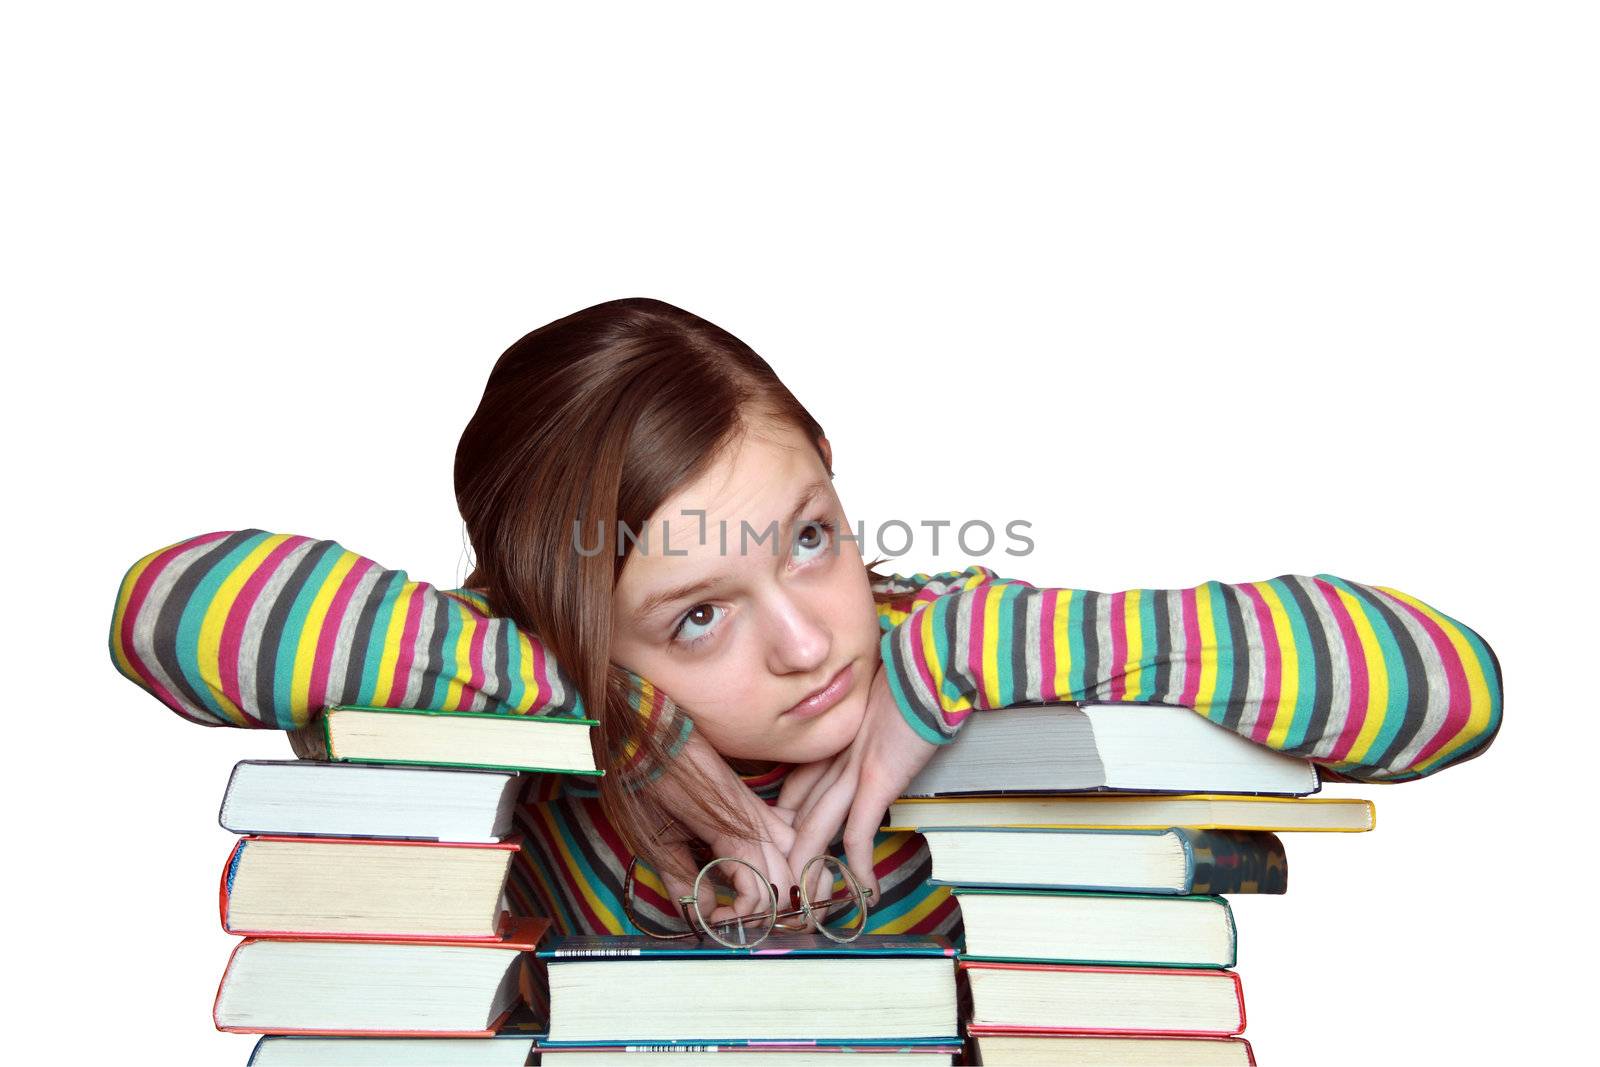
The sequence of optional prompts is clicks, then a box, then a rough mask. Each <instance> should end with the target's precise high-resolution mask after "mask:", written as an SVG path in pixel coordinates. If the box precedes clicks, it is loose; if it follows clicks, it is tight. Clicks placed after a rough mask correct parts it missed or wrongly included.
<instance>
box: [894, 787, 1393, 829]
mask: <svg viewBox="0 0 1600 1067" xmlns="http://www.w3.org/2000/svg"><path fill="white" fill-rule="evenodd" d="M1376 819H1377V813H1376V810H1375V809H1374V808H1373V806H1372V801H1370V800H1359V799H1356V798H1348V799H1345V798H1336V797H1255V796H1225V795H1222V794H1215V793H1190V794H1173V795H1166V794H1163V795H1152V794H1145V793H1096V794H1088V795H1085V794H1081V793H1080V794H1027V795H1024V794H1009V795H1005V794H1002V795H991V796H954V797H901V798H900V799H899V800H897V801H895V802H894V804H892V805H891V806H890V808H889V821H888V825H887V826H886V827H884V828H885V829H886V830H921V829H923V828H924V827H933V826H1035V827H1052V828H1060V829H1083V830H1163V829H1166V828H1167V827H1169V826H1189V827H1194V828H1195V829H1200V830H1271V831H1274V832H1276V831H1283V830H1326V831H1338V832H1344V833H1353V832H1359V831H1362V830H1370V829H1372V827H1373V826H1374V824H1375V821H1376Z"/></svg>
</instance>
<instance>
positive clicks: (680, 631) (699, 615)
mask: <svg viewBox="0 0 1600 1067" xmlns="http://www.w3.org/2000/svg"><path fill="white" fill-rule="evenodd" d="M718 610H720V609H719V608H718V607H717V606H716V605H715V604H696V605H695V606H694V607H692V608H690V609H689V610H688V611H686V612H684V613H683V618H682V619H679V620H678V626H677V628H676V629H674V630H673V631H672V640H673V641H674V642H675V643H677V644H680V645H683V646H685V647H693V646H695V645H698V644H699V643H700V642H702V641H704V640H706V639H707V638H708V637H710V636H711V624H712V622H713V621H714V620H715V619H716V617H717V616H716V615H714V614H713V612H716V611H718ZM695 626H700V627H704V629H701V630H694V629H690V630H689V631H688V633H687V636H686V637H685V636H684V635H685V627H691V628H692V627H695Z"/></svg>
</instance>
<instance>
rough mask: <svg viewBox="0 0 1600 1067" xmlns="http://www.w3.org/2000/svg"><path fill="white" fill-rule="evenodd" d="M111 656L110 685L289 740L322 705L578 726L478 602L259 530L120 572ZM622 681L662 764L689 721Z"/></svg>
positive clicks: (572, 707)
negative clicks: (115, 676)
mask: <svg viewBox="0 0 1600 1067" xmlns="http://www.w3.org/2000/svg"><path fill="white" fill-rule="evenodd" d="M110 649H111V657H112V659H113V660H114V661H115V663H116V665H117V669H118V670H119V671H121V672H122V674H123V675H125V676H126V677H127V678H129V679H130V680H131V681H133V682H135V683H136V684H138V685H140V686H142V687H143V688H144V689H146V690H148V691H149V692H150V693H152V694H153V695H154V696H155V697H156V698H157V699H159V700H160V701H161V702H162V703H163V704H166V705H167V706H168V707H169V708H171V709H172V710H173V711H175V712H177V713H178V714H179V715H182V716H183V717H185V718H187V719H190V720H192V721H194V722H198V723H201V724H203V725H206V726H244V727H261V728H266V729H280V730H293V729H297V728H299V727H302V726H304V725H306V724H307V723H308V722H309V721H311V719H312V718H314V717H315V715H316V714H317V713H318V712H319V711H321V710H322V709H323V708H325V707H328V706H329V705H333V704H366V705H372V706H376V707H396V708H434V709H438V710H444V711H484V712H500V713H505V714H519V715H553V716H563V717H569V718H582V717H584V715H585V709H584V706H583V701H582V700H581V698H580V697H579V695H578V693H577V690H576V689H575V688H574V686H573V684H572V679H571V677H570V676H569V675H568V674H567V672H566V671H565V670H563V669H562V668H561V666H560V665H559V664H558V663H556V662H555V660H554V659H553V658H552V657H551V656H550V655H549V654H548V653H547V651H546V649H545V648H544V646H543V644H541V643H540V641H539V640H538V639H537V638H536V637H533V636H532V635H530V634H527V633H524V632H523V631H521V630H519V629H518V628H517V625H516V624H515V623H514V622H512V621H511V620H510V619H505V618H496V617H494V616H492V615H491V614H490V613H489V610H488V603H487V602H486V601H485V600H484V599H483V597H481V596H479V595H478V594H475V593H470V592H466V591H462V590H452V591H444V590H439V589H436V588H434V587H433V586H431V585H428V584H427V583H425V582H413V581H411V580H410V579H408V578H407V577H406V573H405V572H404V571H398V570H389V569H387V568H385V567H382V566H380V565H379V564H377V563H374V562H373V561H372V560H370V559H366V558H364V557H362V556H358V555H356V554H355V553H354V552H350V551H347V550H346V549H344V548H342V547H340V546H339V545H338V544H337V543H335V542H333V541H318V540H314V539H313V538H310V537H301V536H297V535H291V534H269V533H267V532H265V531H263V530H239V531H222V532H219V533H209V534H201V535H200V536H198V537H191V538H189V539H188V540H186V541H180V542H178V543H177V544H175V545H171V546H168V547H167V548H163V549H160V550H159V551H156V552H152V553H150V554H149V555H148V556H146V557H144V558H143V559H141V560H139V561H138V562H137V563H135V564H134V565H133V566H132V567H131V568H130V569H129V570H128V573H127V575H126V576H125V577H124V578H123V580H122V585H121V588H120V589H119V590H118V591H117V600H116V607H115V610H114V612H113V615H112V620H111V634H110ZM632 678H633V682H634V684H633V687H632V689H631V691H630V699H631V700H632V701H633V704H634V706H635V707H636V708H637V709H639V711H640V714H643V715H647V716H649V717H650V718H651V719H652V720H654V721H655V723H656V728H658V729H660V730H663V731H666V732H667V733H668V736H670V737H672V738H673V739H674V740H673V742H672V743H671V745H670V750H671V752H673V753H674V754H676V752H677V751H678V750H679V749H681V748H682V745H683V743H684V742H685V741H686V740H687V739H688V735H689V730H690V726H689V720H688V717H687V716H684V715H682V714H680V713H679V711H678V708H677V706H676V705H674V704H673V703H672V702H671V701H670V700H669V699H668V698H667V697H666V695H665V694H664V693H660V692H659V691H657V690H655V689H654V688H653V687H652V686H650V685H649V683H648V682H647V681H646V680H645V679H643V678H640V677H639V676H637V675H633V676H632ZM633 755H634V754H633V753H628V754H627V756H628V757H630V758H632V757H633ZM657 771H658V769H657ZM623 772H624V774H625V775H630V776H631V775H634V774H637V775H641V776H653V773H655V772H652V771H649V770H647V769H645V768H642V767H638V766H635V765H633V764H628V765H625V766H624V768H623Z"/></svg>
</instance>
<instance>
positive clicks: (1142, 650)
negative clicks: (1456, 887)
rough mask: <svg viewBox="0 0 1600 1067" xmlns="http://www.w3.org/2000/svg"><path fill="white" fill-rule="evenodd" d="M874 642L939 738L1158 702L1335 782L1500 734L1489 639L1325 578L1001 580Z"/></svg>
mask: <svg viewBox="0 0 1600 1067" xmlns="http://www.w3.org/2000/svg"><path fill="white" fill-rule="evenodd" d="M881 617H882V614H881V609H880V621H881ZM880 641H881V649H882V653H883V662H884V664H885V669H886V671H887V673H888V677H889V682H890V689H891V691H892V692H893V693H894V695H895V699H896V701H897V702H898V703H899V705H900V707H901V710H902V711H903V712H904V713H905V715H906V718H907V720H908V721H909V722H910V723H911V724H912V726H913V727H914V728H915V729H916V730H917V732H918V733H919V734H921V735H922V736H923V737H925V738H927V739H928V740H930V741H933V742H935V743H945V742H947V741H949V740H950V739H951V738H952V737H953V736H954V735H955V733H956V731H957V730H958V729H959V727H960V725H961V723H962V721H963V720H964V719H965V718H966V716H967V714H968V713H969V712H971V711H973V710H975V709H988V708H999V707H1007V706H1010V705H1013V704H1021V703H1029V702H1038V701H1047V700H1112V701H1117V700H1126V701H1139V702H1154V703H1163V704H1177V705H1182V706H1185V707H1190V708H1193V709H1194V710H1195V711H1197V712H1199V713H1200V714H1202V715H1205V716H1206V717H1207V718H1209V719H1211V720H1212V721H1213V722H1216V723H1218V724H1220V725H1222V726H1224V727H1226V728H1228V729H1230V730H1233V731H1235V732H1236V733H1238V734H1240V735H1241V736H1243V737H1246V738H1249V739H1250V740H1252V741H1256V742H1258V743H1260V744H1264V745H1267V746H1268V747H1270V748H1274V749H1277V750H1278V751H1280V752H1285V753H1288V754H1290V755H1294V756H1299V757H1301V758H1304V759H1309V760H1312V761H1314V762H1316V763H1318V764H1319V765H1320V766H1322V767H1324V768H1326V769H1327V770H1329V771H1331V772H1333V773H1334V774H1335V775H1337V776H1339V777H1344V778H1350V779H1354V780H1359V781H1407V780H1410V779H1413V778H1420V777H1423V776H1424V775H1428V774H1432V773H1433V772H1435V771H1437V770H1440V769H1441V768H1443V767H1446V766H1449V765H1451V764H1453V763H1457V762H1460V761H1461V760H1464V759H1469V758H1471V757H1473V756H1476V755H1478V754H1479V753H1481V752H1482V751H1483V750H1484V749H1485V748H1487V747H1488V745H1489V743H1490V741H1491V740H1492V739H1493V738H1494V735H1495V733H1496V731H1497V730H1498V729H1499V726H1500V708H1501V674H1500V664H1499V661H1498V659H1497V658H1496V657H1495V654H1494V651H1493V650H1492V649H1491V648H1490V647H1489V645H1488V644H1487V642H1485V641H1484V640H1483V638H1482V637H1480V636H1479V635H1478V634H1477V633H1475V632H1474V631H1472V630H1470V629H1468V628H1467V627H1465V626H1463V625H1461V624H1460V623H1458V622H1456V621H1455V620H1454V619H1452V618H1450V617H1449V616H1447V615H1444V614H1442V613H1441V612H1439V611H1437V610H1436V609H1434V608H1432V607H1430V606H1429V605H1427V604H1425V603H1423V602H1422V601H1420V600H1418V599H1416V598H1415V597H1412V596H1409V595H1407V594H1405V593H1402V592H1399V591H1398V590H1395V589H1390V588H1387V587H1384V586H1370V585H1362V584H1359V583H1356V582H1351V581H1347V580H1345V579H1342V578H1338V577H1335V576H1333V575H1331V574H1319V575H1316V576H1315V577H1306V576H1303V575H1283V576H1281V577H1278V578H1274V579H1271V580H1270V581H1264V582H1248V583H1244V584H1240V585H1230V584H1224V583H1222V582H1207V583H1205V584H1204V585H1200V586H1196V587H1194V588H1191V589H1177V590H1167V589H1133V590H1128V591H1126V592H1121V593H1098V592H1094V591H1091V590H1077V589H1055V588H1035V587H1033V586H1031V585H1029V584H1028V583H1026V582H1016V581H1007V580H1003V579H994V578H993V577H992V574H991V575H990V576H989V577H987V578H985V579H983V580H980V581H979V582H978V583H977V584H975V585H974V586H972V587H971V588H969V589H963V590H960V591H957V592H955V593H954V594H953V595H941V596H938V597H936V598H934V599H932V600H930V601H928V602H926V603H924V604H921V605H918V606H917V607H916V608H915V610H913V611H912V612H911V613H910V614H909V615H907V616H906V617H905V619H904V620H903V621H901V622H900V623H898V624H897V625H895V626H894V628H893V629H891V630H889V631H888V632H886V633H884V634H883V636H882V637H881V639H880Z"/></svg>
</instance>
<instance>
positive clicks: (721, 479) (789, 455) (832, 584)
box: [608, 423, 879, 763]
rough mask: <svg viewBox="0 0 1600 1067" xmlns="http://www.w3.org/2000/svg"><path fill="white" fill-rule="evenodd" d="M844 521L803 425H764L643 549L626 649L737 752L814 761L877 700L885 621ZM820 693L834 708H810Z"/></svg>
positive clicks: (630, 594)
mask: <svg viewBox="0 0 1600 1067" xmlns="http://www.w3.org/2000/svg"><path fill="white" fill-rule="evenodd" d="M828 447H829V446H828V444H827V439H826V438H824V439H823V441H822V448H823V449H824V450H825V451H826V450H827V449H828ZM828 455H829V456H830V459H831V455H832V453H831V452H828ZM702 511H703V512H704V518H703V519H702V518H701V516H700V514H699V512H702ZM702 523H703V524H704V525H702ZM702 531H704V532H703V534H702ZM841 531H842V532H846V533H848V532H849V531H850V524H849V520H848V519H847V518H846V517H845V515H844V511H843V508H842V507H841V506H840V504H839V498H838V497H837V496H835V495H834V492H833V485H832V482H831V480H830V478H829V475H828V471H827V468H826V467H824V466H823V463H822V460H821V458H820V457H819V456H818V455H817V452H816V450H815V449H814V448H813V447H812V445H811V444H810V443H809V442H808V441H807V440H806V439H805V436H804V435H803V434H801V433H800V432H799V431H798V430H795V429H793V428H791V427H788V426H782V425H774V424H772V423H764V424H760V425H752V426H751V428H750V432H749V433H747V434H746V435H745V436H744V437H743V438H742V440H740V441H739V442H738V443H737V444H735V445H733V446H731V447H730V448H729V449H728V450H727V451H726V452H724V453H723V455H722V456H721V457H719V459H718V461H717V463H716V464H715V465H714V466H713V467H712V468H711V469H710V470H709V471H708V472H707V473H706V474H705V476H704V477H702V478H700V479H699V480H697V481H695V482H693V483H690V484H689V485H687V486H686V487H685V488H684V489H683V490H682V491H681V492H679V493H678V494H677V495H676V496H673V497H671V498H670V499H668V500H667V501H666V502H665V503H663V504H662V506H661V508H660V510H658V511H657V512H656V514H654V515H652V516H651V517H650V520H649V522H648V525H647V541H646V542H645V544H644V545H642V546H640V547H633V548H631V549H630V552H629V556H628V560H627V562H626V563H625V564H624V565H623V569H622V576H621V578H620V580H619V581H618V583H617V587H616V592H615V596H614V598H613V609H614V616H613V618H614V620H615V621H614V623H613V628H612V634H611V658H612V660H613V662H615V663H617V664H620V665H621V666H623V667H626V668H628V669H630V670H632V671H634V672H636V673H638V674H641V675H643V676H644V677H645V678H648V679H649V680H650V681H651V682H652V683H653V684H654V685H656V686H657V687H658V688H660V689H661V690H662V691H664V692H665V693H666V694H667V695H668V696H669V697H671V698H672V699H673V701H675V702H676V703H677V704H679V705H680V706H681V707H683V708H684V709H685V710H686V711H687V712H688V713H689V715H690V717H691V718H693V719H694V724H695V729H696V730H698V731H699V732H700V733H702V734H703V735H704V736H705V738H706V739H707V740H708V741H710V742H711V744H712V747H714V748H715V749H716V750H717V751H718V752H720V753H721V754H722V755H723V756H725V757H729V758H734V759H749V760H775V761H778V762H782V763H806V762H810V761H812V760H818V759H824V758H826V757H828V756H831V755H833V754H835V753H837V752H839V751H841V750H843V749H844V748H845V746H847V745H848V744H849V743H850V742H851V740H853V739H854V737H855V734H856V730H857V728H858V727H859V726H860V724H861V717H862V714H863V712H864V711H865V709H866V701H867V691H868V687H869V685H870V683H871V681H872V677H873V674H874V673H875V672H876V670H877V669H878V665H879V653H878V635H879V630H878V620H877V608H876V606H875V605H874V603H873V600H872V590H871V586H870V584H869V579H868V578H867V572H866V567H865V566H864V565H863V563H862V560H861V554H860V552H859V550H858V548H857V546H856V543H855V541H853V540H845V541H840V540H839V538H838V536H837V535H838V534H839V533H840V532H841ZM741 533H742V534H743V537H742V539H741ZM663 538H666V540H663ZM610 544H614V542H608V545H610ZM724 545H725V548H724ZM613 550H614V549H613ZM819 691H825V692H824V696H823V701H822V703H823V704H824V705H825V706H823V707H820V708H819V707H817V706H816V705H815V704H807V705H801V702H802V701H804V700H805V699H806V698H807V697H810V696H812V695H813V694H816V693H818V692H819ZM797 705H801V706H798V707H797Z"/></svg>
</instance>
